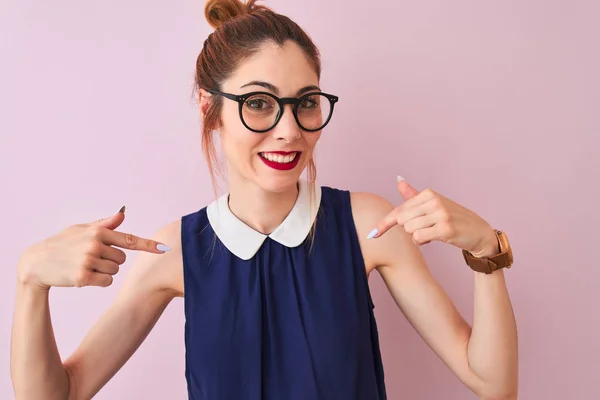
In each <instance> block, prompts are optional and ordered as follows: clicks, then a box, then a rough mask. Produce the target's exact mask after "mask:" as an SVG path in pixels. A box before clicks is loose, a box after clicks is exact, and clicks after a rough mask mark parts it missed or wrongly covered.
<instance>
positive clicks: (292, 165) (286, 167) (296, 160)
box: [258, 151, 302, 171]
mask: <svg viewBox="0 0 600 400" xmlns="http://www.w3.org/2000/svg"><path fill="white" fill-rule="evenodd" d="M268 153H270V154H279V155H282V156H287V155H290V154H296V157H295V158H294V159H293V160H292V161H291V162H289V163H279V162H275V161H271V160H267V159H266V158H265V157H263V155H262V153H261V154H259V155H258V156H259V157H260V159H261V160H262V162H264V163H265V164H266V165H267V166H269V167H271V168H273V169H276V170H278V171H289V170H291V169H294V168H295V167H296V165H298V163H299V162H300V155H301V154H302V153H301V152H299V151H269V152H268Z"/></svg>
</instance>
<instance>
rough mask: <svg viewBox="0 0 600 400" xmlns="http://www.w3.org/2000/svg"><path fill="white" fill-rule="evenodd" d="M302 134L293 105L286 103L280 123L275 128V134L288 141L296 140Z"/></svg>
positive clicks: (279, 138) (276, 136)
mask: <svg viewBox="0 0 600 400" xmlns="http://www.w3.org/2000/svg"><path fill="white" fill-rule="evenodd" d="M301 135H302V132H301V129H300V127H299V126H298V124H297V123H296V119H295V118H294V113H293V105H291V104H286V105H285V108H284V110H283V115H282V116H281V119H280V120H279V123H278V124H277V125H276V126H275V128H274V129H273V136H274V137H275V139H278V140H285V141H286V142H288V143H292V142H295V141H296V140H298V139H299V138H300V137H301Z"/></svg>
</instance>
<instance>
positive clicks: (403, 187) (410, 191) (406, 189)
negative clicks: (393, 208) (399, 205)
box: [397, 175, 419, 200]
mask: <svg viewBox="0 0 600 400" xmlns="http://www.w3.org/2000/svg"><path fill="white" fill-rule="evenodd" d="M397 181H398V191H399V192H400V194H401V195H402V197H404V200H408V199H410V198H411V197H415V196H416V195H417V194H419V192H418V191H417V189H415V188H414V187H412V186H410V184H409V183H408V182H406V181H405V180H404V178H403V177H401V176H400V175H398V178H397Z"/></svg>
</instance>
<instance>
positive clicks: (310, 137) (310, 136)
mask: <svg viewBox="0 0 600 400" xmlns="http://www.w3.org/2000/svg"><path fill="white" fill-rule="evenodd" d="M304 138H305V140H306V143H307V144H308V148H309V149H311V150H314V148H315V146H316V145H317V142H318V141H319V139H320V138H321V132H315V133H307V134H306V135H305V136H304Z"/></svg>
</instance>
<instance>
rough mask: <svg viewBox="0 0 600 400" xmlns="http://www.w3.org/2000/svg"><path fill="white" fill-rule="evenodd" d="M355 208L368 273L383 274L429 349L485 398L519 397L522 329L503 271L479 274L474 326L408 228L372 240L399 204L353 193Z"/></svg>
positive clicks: (476, 288) (398, 227)
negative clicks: (518, 330)
mask: <svg viewBox="0 0 600 400" xmlns="http://www.w3.org/2000/svg"><path fill="white" fill-rule="evenodd" d="M352 207H353V213H354V219H355V221H356V227H357V232H358V235H359V240H360V244H361V248H362V250H363V255H364V257H365V262H366V263H367V268H368V270H369V271H371V270H373V269H377V270H378V272H379V273H380V275H381V277H382V278H383V280H384V282H385V284H386V286H387V288H388V290H389V291H390V294H391V295H392V297H393V299H394V301H395V302H396V304H397V305H398V307H399V308H400V309H401V310H402V312H403V313H404V315H405V316H406V318H407V320H408V321H409V322H410V323H411V325H412V326H413V327H414V328H415V330H416V331H417V333H418V334H419V335H420V336H421V337H422V338H423V340H424V341H425V342H426V343H427V345H428V346H429V347H430V348H431V349H432V350H433V351H434V352H435V353H436V354H437V355H438V356H439V357H440V359H441V360H442V361H443V362H444V363H445V364H446V365H447V366H448V367H449V368H450V370H451V371H452V372H453V373H454V374H455V375H456V376H457V377H458V378H459V379H460V380H461V381H462V382H463V383H464V384H465V385H466V386H467V387H469V388H470V389H471V390H472V391H473V392H474V393H476V394H477V395H478V396H479V397H480V398H482V399H516V396H517V338H516V325H515V320H514V316H513V312H512V308H511V304H510V300H509V297H508V293H507V289H506V286H505V282H504V276H503V273H502V271H497V272H495V273H494V274H492V275H489V276H487V275H484V274H478V273H476V276H475V308H474V318H473V327H472V328H471V327H470V326H469V325H468V324H467V322H466V321H465V320H464V318H463V317H462V316H461V315H460V313H459V312H458V310H457V309H456V307H455V305H454V304H453V302H452V300H451V299H450V298H449V297H448V295H447V294H446V293H445V291H444V290H443V288H442V287H440V285H439V284H438V283H437V281H436V280H435V279H434V278H433V276H432V275H431V273H430V271H429V269H428V268H427V265H426V262H425V260H424V257H423V256H422V254H421V252H420V251H419V249H418V247H417V246H416V245H415V243H414V242H413V238H412V236H411V235H410V234H408V233H407V232H406V230H405V229H404V228H403V227H402V226H399V225H395V226H393V227H392V228H390V229H389V230H388V231H387V232H386V233H385V234H384V235H382V236H380V237H378V238H377V239H374V240H367V239H366V237H367V234H368V232H369V231H370V230H371V228H372V227H373V226H377V224H378V223H379V222H380V221H381V220H382V219H383V218H385V217H386V216H387V215H389V214H390V212H391V211H392V210H393V209H394V206H393V205H392V204H390V203H389V202H388V201H387V200H385V199H383V198H381V197H379V196H375V195H371V194H365V193H353V194H352ZM465 267H466V266H465ZM466 268H468V267H466Z"/></svg>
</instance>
